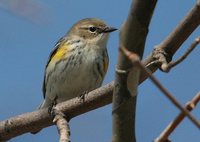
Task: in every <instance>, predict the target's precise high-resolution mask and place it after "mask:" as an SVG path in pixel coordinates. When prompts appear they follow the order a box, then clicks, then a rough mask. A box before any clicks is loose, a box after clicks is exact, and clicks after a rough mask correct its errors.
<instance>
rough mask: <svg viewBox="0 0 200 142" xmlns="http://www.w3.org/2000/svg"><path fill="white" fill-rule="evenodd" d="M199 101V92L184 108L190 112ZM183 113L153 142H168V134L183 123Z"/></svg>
mask: <svg viewBox="0 0 200 142" xmlns="http://www.w3.org/2000/svg"><path fill="white" fill-rule="evenodd" d="M199 101H200V92H199V93H198V94H197V95H195V96H194V98H193V99H192V100H191V101H189V102H188V103H187V104H186V106H185V108H186V109H187V110H188V111H192V110H193V109H194V108H195V107H196V105H197V103H198V102H199ZM185 116H186V115H185V113H184V112H181V113H180V114H179V115H178V116H177V117H176V118H175V119H174V120H173V121H172V122H171V123H170V124H169V125H168V126H167V127H166V128H165V130H164V131H163V132H162V133H161V134H160V136H158V138H156V140H155V142H168V141H169V140H168V138H169V136H170V134H171V133H172V132H173V131H174V130H175V129H176V127H177V126H178V125H179V124H180V123H181V122H182V121H183V119H184V118H185Z"/></svg>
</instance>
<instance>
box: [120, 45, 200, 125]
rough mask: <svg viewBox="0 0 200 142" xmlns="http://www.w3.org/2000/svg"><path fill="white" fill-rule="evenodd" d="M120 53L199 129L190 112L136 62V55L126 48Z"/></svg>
mask: <svg viewBox="0 0 200 142" xmlns="http://www.w3.org/2000/svg"><path fill="white" fill-rule="evenodd" d="M120 49H121V51H122V52H123V53H124V54H125V55H126V56H127V58H128V59H130V60H131V61H132V63H133V64H135V65H137V66H138V67H139V68H140V69H141V70H142V71H143V72H144V73H146V74H147V75H148V77H149V79H150V80H151V81H152V82H153V83H154V84H155V85H156V86H157V87H158V89H159V90H160V91H161V92H162V93H163V94H164V95H165V96H166V97H167V98H168V99H169V100H170V101H171V102H172V103H173V104H174V105H175V106H176V107H177V108H179V109H180V110H181V111H182V112H183V113H184V114H185V115H187V117H188V118H189V119H190V120H191V121H192V122H193V123H194V124H195V125H196V126H197V127H198V128H200V123H199V122H198V120H196V119H195V118H194V117H193V116H192V115H191V114H190V112H189V111H188V110H187V109H185V108H184V107H183V106H182V105H181V104H180V103H179V102H178V101H177V100H176V99H175V98H174V97H173V96H172V94H170V93H169V91H168V90H167V89H165V88H164V87H163V86H162V84H161V83H160V82H159V81H158V80H157V79H156V78H155V77H154V76H153V75H152V74H151V72H150V71H148V70H147V69H146V68H145V67H144V66H143V65H142V64H141V62H140V61H139V60H138V57H137V55H136V54H132V53H131V52H130V51H128V50H127V49H126V48H120Z"/></svg>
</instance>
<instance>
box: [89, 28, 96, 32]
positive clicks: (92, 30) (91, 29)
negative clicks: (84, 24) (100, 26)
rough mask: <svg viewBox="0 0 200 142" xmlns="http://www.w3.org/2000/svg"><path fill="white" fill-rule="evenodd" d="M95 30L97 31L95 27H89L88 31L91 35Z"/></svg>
mask: <svg viewBox="0 0 200 142" xmlns="http://www.w3.org/2000/svg"><path fill="white" fill-rule="evenodd" d="M96 30H97V28H96V27H89V31H90V32H92V33H94V32H95V31H96Z"/></svg>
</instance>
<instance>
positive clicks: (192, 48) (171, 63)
mask: <svg viewBox="0 0 200 142" xmlns="http://www.w3.org/2000/svg"><path fill="white" fill-rule="evenodd" d="M199 43H200V37H197V38H196V39H195V40H194V41H193V42H192V44H191V45H190V47H189V48H188V49H187V50H186V52H185V53H184V54H183V55H182V56H181V57H180V58H179V59H177V60H176V61H171V62H170V63H168V64H166V65H165V66H162V65H161V69H162V71H164V72H169V71H170V70H171V68H173V67H174V66H176V65H178V64H179V63H181V62H182V61H183V60H184V59H186V58H187V56H188V55H189V54H190V53H191V52H192V51H193V50H194V48H195V47H197V45H198V44H199Z"/></svg>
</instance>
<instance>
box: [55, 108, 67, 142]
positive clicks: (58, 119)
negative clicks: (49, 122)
mask: <svg viewBox="0 0 200 142" xmlns="http://www.w3.org/2000/svg"><path fill="white" fill-rule="evenodd" d="M53 112H54V115H55V116H54V119H53V123H56V125H57V128H58V132H59V135H60V142H70V127H69V123H68V121H67V120H66V119H65V115H64V114H63V113H62V112H61V111H59V110H58V109H56V107H55V108H53Z"/></svg>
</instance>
